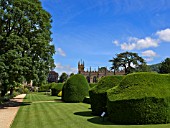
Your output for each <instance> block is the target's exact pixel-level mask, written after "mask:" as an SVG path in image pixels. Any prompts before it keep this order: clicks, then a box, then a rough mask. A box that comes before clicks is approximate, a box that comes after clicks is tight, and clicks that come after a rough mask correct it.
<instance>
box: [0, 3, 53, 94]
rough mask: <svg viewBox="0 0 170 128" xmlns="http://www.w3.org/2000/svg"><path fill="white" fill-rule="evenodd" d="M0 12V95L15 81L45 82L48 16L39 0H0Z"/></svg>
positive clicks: (48, 61)
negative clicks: (0, 89) (0, 85)
mask: <svg viewBox="0 0 170 128" xmlns="http://www.w3.org/2000/svg"><path fill="white" fill-rule="evenodd" d="M0 14H1V15H0V83H1V84H2V94H1V95H4V93H5V92H6V89H7V88H9V87H13V86H14V85H15V83H18V82H23V81H30V80H33V81H34V82H35V83H37V84H40V83H42V82H44V81H46V77H47V74H48V72H49V70H50V69H51V68H53V67H54V60H53V58H52V56H53V54H54V53H55V48H54V46H53V45H51V44H50V42H51V41H52V39H51V34H52V33H51V30H50V29H51V22H52V20H51V15H50V14H49V13H48V12H47V11H45V10H44V9H43V8H42V6H41V2H40V1H39V0H0Z"/></svg>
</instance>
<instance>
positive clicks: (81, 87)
mask: <svg viewBox="0 0 170 128" xmlns="http://www.w3.org/2000/svg"><path fill="white" fill-rule="evenodd" d="M88 91H89V84H88V82H87V80H86V79H85V77H84V76H83V75H81V74H76V75H74V76H72V77H70V78H69V79H68V80H67V81H66V83H65V84H64V86H63V89H62V100H63V101H64V102H83V100H84V98H85V97H86V96H88V95H89V94H88Z"/></svg>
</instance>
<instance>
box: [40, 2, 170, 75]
mask: <svg viewBox="0 0 170 128" xmlns="http://www.w3.org/2000/svg"><path fill="white" fill-rule="evenodd" d="M41 2H42V6H43V8H44V9H45V10H46V11H48V12H49V13H50V14H51V16H52V20H53V22H52V29H51V31H52V33H53V34H52V36H51V37H52V38H53V41H52V42H51V44H54V45H55V50H56V53H55V55H54V56H53V57H54V60H55V65H56V68H55V71H56V72H58V73H59V74H61V73H62V72H66V73H67V74H70V73H72V72H73V73H77V72H78V71H77V67H78V62H79V61H80V60H82V61H84V63H85V70H87V69H89V68H90V66H91V68H92V69H93V70H97V69H98V66H99V67H107V68H108V69H109V68H110V67H111V63H110V62H108V61H109V60H110V59H112V58H113V57H116V54H119V53H122V52H126V51H129V52H136V53H138V55H139V56H141V57H143V58H144V59H145V61H146V62H147V64H149V65H150V64H156V63H160V62H162V61H164V59H165V58H167V57H170V52H169V51H170V50H169V49H170V0H41Z"/></svg>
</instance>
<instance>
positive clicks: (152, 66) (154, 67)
mask: <svg viewBox="0 0 170 128" xmlns="http://www.w3.org/2000/svg"><path fill="white" fill-rule="evenodd" d="M148 66H149V67H150V69H151V71H155V72H159V67H160V66H161V63H158V64H152V65H148Z"/></svg>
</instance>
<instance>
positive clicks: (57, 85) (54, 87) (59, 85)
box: [51, 83, 63, 96]
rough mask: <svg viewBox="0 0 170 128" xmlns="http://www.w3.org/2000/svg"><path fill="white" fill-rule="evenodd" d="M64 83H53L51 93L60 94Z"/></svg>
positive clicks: (53, 94)
mask: <svg viewBox="0 0 170 128" xmlns="http://www.w3.org/2000/svg"><path fill="white" fill-rule="evenodd" d="M62 88H63V83H51V95H52V96H58V94H59V92H60V91H62Z"/></svg>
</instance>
